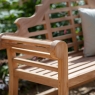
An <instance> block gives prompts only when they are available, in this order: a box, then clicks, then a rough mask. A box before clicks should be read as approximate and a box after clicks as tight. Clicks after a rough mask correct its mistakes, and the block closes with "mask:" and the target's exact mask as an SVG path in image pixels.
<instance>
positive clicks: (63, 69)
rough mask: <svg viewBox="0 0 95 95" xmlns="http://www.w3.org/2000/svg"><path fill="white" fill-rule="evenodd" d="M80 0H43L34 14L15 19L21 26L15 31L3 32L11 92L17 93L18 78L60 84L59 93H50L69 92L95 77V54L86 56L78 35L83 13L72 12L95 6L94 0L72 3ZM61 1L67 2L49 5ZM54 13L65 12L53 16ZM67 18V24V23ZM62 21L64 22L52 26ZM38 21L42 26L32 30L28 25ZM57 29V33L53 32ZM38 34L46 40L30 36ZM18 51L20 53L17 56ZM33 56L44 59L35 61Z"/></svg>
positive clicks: (65, 94)
mask: <svg viewBox="0 0 95 95" xmlns="http://www.w3.org/2000/svg"><path fill="white" fill-rule="evenodd" d="M78 1H81V0H42V4H41V5H38V6H36V13H35V14H34V15H33V16H31V17H29V18H28V17H27V18H26V17H25V18H24V17H23V18H19V19H17V20H16V21H15V23H16V25H17V26H18V30H17V31H16V32H15V33H12V34H1V35H0V47H1V49H2V48H6V49H7V54H8V64H9V73H10V82H9V95H18V80H19V79H25V80H29V81H32V82H36V83H41V84H44V85H48V86H52V87H55V88H58V93H55V94H54V93H52V94H51V93H50V95H68V90H69V88H72V87H76V86H78V85H82V84H84V83H87V82H89V81H92V80H94V79H95V57H94V56H93V57H84V56H83V51H82V50H83V46H82V45H83V40H81V39H80V40H79V39H77V38H81V37H82V30H81V23H80V22H77V23H76V20H77V19H78V18H80V16H79V14H76V15H75V14H74V13H73V12H74V11H76V12H77V9H78V8H80V7H83V8H95V0H84V2H85V3H84V5H80V6H78V5H77V6H72V2H73V3H74V2H75V3H77V2H78ZM61 2H64V4H65V5H64V7H62V8H55V7H54V8H53V9H52V8H50V6H52V5H53V4H56V3H61ZM55 14H56V15H57V14H59V15H62V16H61V17H59V18H58V17H55V18H52V15H55ZM64 14H65V15H64ZM62 21H63V22H62ZM64 21H65V22H67V23H68V24H64ZM61 22H62V23H63V26H58V27H57V26H56V27H52V26H53V25H54V24H55V23H61ZM37 25H41V27H43V28H41V29H40V30H39V31H36V32H35V31H34V32H33V31H32V32H31V29H29V28H31V27H33V28H34V26H37ZM38 28H39V26H38ZM78 29H79V30H80V31H78ZM29 31H30V32H29ZM77 31H78V32H77ZM54 33H57V34H58V36H54ZM60 33H62V34H61V35H60ZM38 35H41V36H43V37H45V38H46V40H37V39H31V38H34V37H37V36H38ZM27 37H30V38H27ZM49 40H51V41H49ZM59 40H63V41H59ZM64 41H65V42H67V44H66V43H65V42H64ZM67 46H68V48H67ZM68 50H69V51H70V52H69V56H68ZM71 50H72V51H71ZM18 54H20V56H16V55H18ZM31 56H32V57H33V56H38V57H42V58H43V59H42V60H40V61H36V60H34V59H33V58H32V59H31Z"/></svg>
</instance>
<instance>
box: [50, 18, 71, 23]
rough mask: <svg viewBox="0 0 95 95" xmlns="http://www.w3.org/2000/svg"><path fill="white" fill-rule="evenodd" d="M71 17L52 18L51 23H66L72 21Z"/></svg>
mask: <svg viewBox="0 0 95 95" xmlns="http://www.w3.org/2000/svg"><path fill="white" fill-rule="evenodd" d="M70 19H71V17H70V16H68V17H60V18H52V19H50V22H51V23H54V22H59V21H64V20H70Z"/></svg>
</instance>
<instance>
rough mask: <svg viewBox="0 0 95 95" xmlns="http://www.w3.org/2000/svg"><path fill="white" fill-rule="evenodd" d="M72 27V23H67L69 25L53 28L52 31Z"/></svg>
mask: <svg viewBox="0 0 95 95" xmlns="http://www.w3.org/2000/svg"><path fill="white" fill-rule="evenodd" d="M72 27H73V26H72V25H67V26H64V27H58V28H52V32H55V31H60V30H65V29H71V28H72Z"/></svg>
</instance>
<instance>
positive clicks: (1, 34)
mask: <svg viewBox="0 0 95 95" xmlns="http://www.w3.org/2000/svg"><path fill="white" fill-rule="evenodd" d="M4 35H16V33H0V50H2V49H5V48H6V47H3V46H2V39H1V38H2V36H4Z"/></svg>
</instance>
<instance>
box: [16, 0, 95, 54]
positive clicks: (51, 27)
mask: <svg viewBox="0 0 95 95" xmlns="http://www.w3.org/2000/svg"><path fill="white" fill-rule="evenodd" d="M93 3H95V1H94V0H43V1H42V4H41V5H39V6H37V7H36V14H34V15H33V16H32V17H30V18H20V19H18V20H16V21H15V23H16V24H17V26H18V27H19V28H18V30H17V32H16V33H17V35H18V36H24V37H31V38H38V39H48V40H63V41H65V42H66V43H67V44H68V49H69V51H74V52H77V51H79V50H81V49H82V48H83V35H82V26H81V18H80V16H79V13H78V8H94V5H93ZM58 4H59V5H60V6H61V7H60V6H58ZM42 14H43V15H42ZM37 15H39V18H37ZM34 21H35V22H34ZM33 23H34V24H33ZM30 26H31V27H30Z"/></svg>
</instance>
